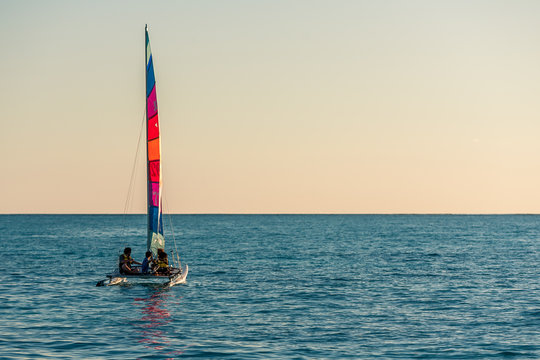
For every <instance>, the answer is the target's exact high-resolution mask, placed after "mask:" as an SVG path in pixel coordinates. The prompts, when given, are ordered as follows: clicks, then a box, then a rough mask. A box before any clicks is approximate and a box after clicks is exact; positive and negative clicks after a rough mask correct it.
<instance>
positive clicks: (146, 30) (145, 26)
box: [144, 24, 152, 251]
mask: <svg viewBox="0 0 540 360" xmlns="http://www.w3.org/2000/svg"><path fill="white" fill-rule="evenodd" d="M148 43H149V39H148V24H144V83H145V85H146V86H145V87H144V88H145V94H144V99H145V102H146V106H145V111H144V112H145V113H146V126H145V128H146V228H147V229H150V221H151V219H150V200H149V199H150V196H151V194H150V187H149V186H148V179H150V166H149V163H148V111H147V108H148V89H147V86H148ZM151 242H152V238H151V234H150V230H148V231H147V235H146V251H149V250H150V245H151Z"/></svg>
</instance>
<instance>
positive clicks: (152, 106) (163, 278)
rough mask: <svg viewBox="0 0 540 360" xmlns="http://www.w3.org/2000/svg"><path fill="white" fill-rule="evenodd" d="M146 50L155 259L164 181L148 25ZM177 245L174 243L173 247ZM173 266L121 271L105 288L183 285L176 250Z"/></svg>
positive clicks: (150, 237)
mask: <svg viewBox="0 0 540 360" xmlns="http://www.w3.org/2000/svg"><path fill="white" fill-rule="evenodd" d="M144 33H145V44H146V46H145V49H146V55H145V57H146V62H145V64H146V69H145V73H146V173H147V179H146V181H147V219H148V234H147V240H146V248H147V251H151V252H152V254H153V256H154V257H155V256H156V254H157V253H158V249H165V237H164V236H163V216H162V209H163V202H162V188H163V178H162V175H163V174H162V171H161V144H160V138H161V136H160V128H159V121H158V107H157V98H156V79H155V76H154V64H153V59H152V51H151V50H150V39H149V37H148V26H145V29H144ZM175 245H176V244H175ZM172 260H173V261H172V262H173V265H172V266H169V268H168V271H167V273H158V272H151V273H146V274H143V273H140V268H138V267H132V269H137V270H138V271H139V273H138V274H123V273H120V268H119V267H117V269H116V270H115V271H113V272H111V273H110V274H107V275H106V276H107V278H108V279H109V283H108V284H107V285H116V284H120V283H123V282H127V281H128V280H129V281H137V282H148V281H150V282H162V283H164V285H165V286H174V285H176V284H181V283H184V282H186V278H187V275H188V266H187V265H185V266H184V267H183V268H182V265H181V263H180V258H179V257H178V251H176V259H175V258H174V256H172ZM106 281H107V280H102V281H100V282H98V283H97V285H98V286H102V285H105V282H106Z"/></svg>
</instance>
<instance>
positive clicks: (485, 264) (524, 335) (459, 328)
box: [0, 215, 540, 359]
mask: <svg viewBox="0 0 540 360" xmlns="http://www.w3.org/2000/svg"><path fill="white" fill-rule="evenodd" d="M0 233H1V234H2V236H1V237H0V244H1V252H0V254H1V256H2V261H1V268H2V271H1V272H0V359H36V358H37V359H46V358H50V359H184V358H186V359H189V358H202V359H207V358H216V359H499V358H500V359H539V358H540V267H539V265H540V216H538V215H170V216H168V217H165V234H166V237H167V251H171V250H175V245H176V248H177V249H178V254H179V258H180V261H181V262H182V263H183V264H188V265H189V275H188V278H187V282H186V283H185V284H181V285H177V286H174V287H172V288H164V287H162V286H161V285H159V284H141V283H129V284H123V285H118V286H103V287H97V286H96V283H97V282H98V281H100V280H103V279H105V274H107V273H108V272H110V271H111V270H112V269H114V268H115V267H116V266H117V259H118V255H119V254H120V253H121V252H122V250H123V249H124V247H125V246H130V247H131V248H132V249H133V252H132V256H133V257H134V258H135V259H136V260H139V261H142V259H143V257H144V252H145V250H146V217H145V216H144V215H1V216H0ZM169 254H170V256H169V257H176V254H171V253H169Z"/></svg>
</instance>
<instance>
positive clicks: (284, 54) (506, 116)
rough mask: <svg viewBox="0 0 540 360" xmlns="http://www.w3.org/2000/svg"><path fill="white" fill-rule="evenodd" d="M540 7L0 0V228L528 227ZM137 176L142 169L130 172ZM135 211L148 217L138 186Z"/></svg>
mask: <svg viewBox="0 0 540 360" xmlns="http://www.w3.org/2000/svg"><path fill="white" fill-rule="evenodd" d="M538 14H540V2H538V1H511V2H510V1H493V0H489V1H488V0H484V1H479V0H472V1H471V0H467V1H433V0H416V1H415V0H411V1H405V0H403V1H391V0H389V1H316V0H315V1H314V0H310V1H279V0H278V1H247V0H245V1H240V0H238V1H234V0H233V1H190V2H189V1H151V2H150V1H99V0H98V1H25V0H22V1H21V0H17V1H9V0H8V1H6V0H2V1H0V37H1V39H2V44H3V54H2V57H1V58H0V72H1V76H2V81H1V82H0V94H1V97H0V103H1V105H2V106H1V107H2V109H3V116H2V120H1V132H0V149H1V150H2V155H3V159H4V161H3V166H2V169H3V170H2V176H1V180H0V192H1V193H0V194H1V198H2V201H1V202H0V213H122V212H123V211H124V204H125V202H126V197H127V192H128V187H129V183H130V176H131V169H132V167H133V162H134V158H135V153H136V149H137V139H138V136H139V131H140V128H141V121H142V119H143V116H144V25H145V24H148V25H149V29H150V41H151V45H152V52H153V55H154V64H155V70H156V79H157V97H158V104H159V111H160V122H161V128H162V131H163V134H162V151H163V162H164V163H163V171H164V175H163V176H164V196H165V201H166V203H165V205H166V208H168V210H169V211H170V212H174V213H540V141H539V137H540V22H539V21H538ZM139 159H140V160H142V155H140V156H139ZM136 174H137V177H136V183H135V193H134V198H133V205H132V206H131V207H130V208H129V212H144V211H145V201H146V195H145V191H146V190H145V184H144V182H143V181H144V178H145V169H144V165H143V163H142V161H140V162H139V164H138V166H137V171H136Z"/></svg>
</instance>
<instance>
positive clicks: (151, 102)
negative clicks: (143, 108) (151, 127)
mask: <svg viewBox="0 0 540 360" xmlns="http://www.w3.org/2000/svg"><path fill="white" fill-rule="evenodd" d="M147 106H148V107H147V114H148V119H151V118H153V117H154V115H156V114H157V99H156V87H155V86H154V88H153V89H152V92H151V93H150V96H148V101H147Z"/></svg>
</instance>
